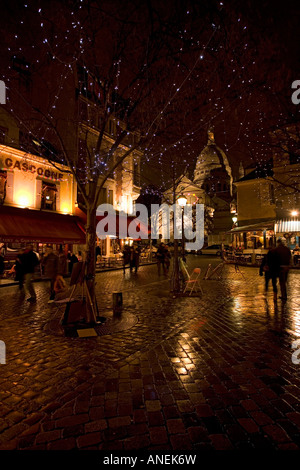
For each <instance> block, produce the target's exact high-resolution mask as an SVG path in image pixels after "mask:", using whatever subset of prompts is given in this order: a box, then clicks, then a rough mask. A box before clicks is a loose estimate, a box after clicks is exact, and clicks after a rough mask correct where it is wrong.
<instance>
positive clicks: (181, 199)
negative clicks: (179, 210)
mask: <svg viewBox="0 0 300 470" xmlns="http://www.w3.org/2000/svg"><path fill="white" fill-rule="evenodd" d="M177 202H178V204H179V205H180V206H181V207H184V206H185V205H186V203H187V198H186V197H185V196H184V195H183V194H181V195H180V196H179V198H178V199H177Z"/></svg>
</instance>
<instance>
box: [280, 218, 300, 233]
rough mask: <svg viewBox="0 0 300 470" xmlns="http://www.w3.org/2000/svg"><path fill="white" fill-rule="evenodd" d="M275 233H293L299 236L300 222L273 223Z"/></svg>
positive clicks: (288, 220)
mask: <svg viewBox="0 0 300 470" xmlns="http://www.w3.org/2000/svg"><path fill="white" fill-rule="evenodd" d="M275 233H276V234H279V233H282V234H284V233H293V234H299V235H300V220H298V219H286V220H277V221H276V223H275Z"/></svg>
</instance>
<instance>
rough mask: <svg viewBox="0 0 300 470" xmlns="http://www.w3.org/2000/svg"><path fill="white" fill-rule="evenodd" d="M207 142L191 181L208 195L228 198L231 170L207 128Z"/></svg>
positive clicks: (210, 130)
mask: <svg viewBox="0 0 300 470" xmlns="http://www.w3.org/2000/svg"><path fill="white" fill-rule="evenodd" d="M207 134H208V142H207V145H206V147H204V149H203V150H202V152H201V153H200V155H199V156H198V158H197V162H196V166H195V170H194V176H193V182H194V183H195V184H197V186H199V187H201V188H203V189H204V190H205V192H206V193H207V194H209V195H210V196H217V197H220V198H222V199H226V200H229V199H231V197H232V183H233V178H232V172H231V168H230V165H229V162H228V158H227V156H226V154H225V152H224V151H223V150H222V149H220V147H218V146H217V145H216V143H215V137H214V132H213V130H212V129H209V130H208V133H207Z"/></svg>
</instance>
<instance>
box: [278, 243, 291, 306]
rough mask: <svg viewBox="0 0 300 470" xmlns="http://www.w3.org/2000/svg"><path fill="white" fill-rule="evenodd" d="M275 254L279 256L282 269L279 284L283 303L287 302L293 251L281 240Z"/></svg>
mask: <svg viewBox="0 0 300 470" xmlns="http://www.w3.org/2000/svg"><path fill="white" fill-rule="evenodd" d="M275 252H276V253H277V254H278V257H279V261H278V262H279V263H280V269H279V284H280V291H281V299H282V300H283V301H286V300H287V289H286V283H287V280H288V274H289V270H290V264H291V258H292V253H291V250H290V249H289V248H288V247H287V246H286V245H285V244H284V241H283V240H282V239H281V238H279V240H278V241H277V247H276V248H275Z"/></svg>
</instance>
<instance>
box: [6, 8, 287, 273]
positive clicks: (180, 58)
mask: <svg viewBox="0 0 300 470" xmlns="http://www.w3.org/2000/svg"><path fill="white" fill-rule="evenodd" d="M224 3H225V2H224ZM267 10H268V9H267ZM256 13H257V11H256V10H255V9H253V6H252V3H251V2H249V1H246V2H243V5H240V3H239V2H235V1H232V2H229V3H228V4H226V3H225V5H223V2H220V1H215V2H211V1H204V2H201V3H200V2H196V1H192V0H190V1H188V0H186V1H184V2H178V3H176V4H175V5H174V2H172V1H164V2H160V3H157V2H156V1H154V0H148V1H146V0H144V1H139V2H138V1H135V0H129V1H128V2H123V1H121V0H113V1H109V0H104V1H100V0H94V1H93V0H86V1H76V2H60V1H53V2H47V1H41V2H39V5H38V6H37V5H36V4H35V3H32V2H30V4H27V3H26V2H24V3H22V2H19V3H18V4H17V3H16V4H15V3H13V4H11V5H10V6H9V8H7V9H6V10H5V11H3V12H2V22H1V33H2V38H3V41H4V43H5V44H4V47H3V48H2V52H1V63H2V66H3V69H4V70H6V74H5V76H4V77H3V78H4V80H5V83H6V85H7V87H8V98H9V99H8V104H7V109H9V111H10V112H11V113H12V114H13V116H14V117H15V118H16V119H17V120H18V122H19V125H20V127H21V128H22V130H23V132H24V134H25V133H27V134H30V135H31V137H32V138H35V140H36V141H38V142H39V144H40V146H39V149H40V150H39V152H40V153H41V154H42V155H44V156H46V157H47V158H48V159H49V160H50V161H51V162H52V163H53V164H54V165H59V162H64V163H67V164H68V166H69V167H70V171H72V173H73V175H74V177H75V178H76V181H77V184H78V189H79V192H80V194H81V197H82V200H83V203H84V205H85V207H86V211H87V227H86V229H87V246H88V253H89V260H88V274H89V275H90V276H91V277H93V275H94V266H95V263H94V249H93V247H94V244H95V236H96V235H95V232H96V231H95V224H96V217H95V214H96V207H97V204H98V200H99V194H100V192H101V189H102V188H103V186H104V184H105V182H106V180H107V178H108V177H109V175H111V174H112V172H114V171H115V172H118V169H119V168H120V166H121V165H122V164H123V162H125V161H126V159H127V158H129V157H133V158H139V157H140V155H141V153H142V154H143V155H144V161H145V163H146V164H154V162H156V165H157V167H159V166H161V168H162V169H163V167H164V165H163V163H164V162H170V165H171V167H174V168H175V166H177V162H178V160H180V161H181V164H182V165H183V167H186V166H187V165H189V164H191V162H193V161H194V160H195V157H196V155H197V152H198V151H199V148H201V147H202V142H203V138H204V139H205V137H206V131H207V127H208V124H209V123H214V124H215V128H217V127H219V129H221V132H220V135H223V140H224V148H225V149H226V150H227V153H229V154H230V152H233V155H235V156H239V155H241V154H242V153H243V151H244V148H246V149H247V148H248V144H249V142H250V141H251V137H252V135H253V134H254V133H256V134H259V135H263V133H264V131H265V126H264V124H265V120H266V119H265V115H266V109H270V100H269V98H270V95H271V94H272V85H273V84H274V83H275V82H276V80H277V78H278V73H277V75H276V74H275V75H274V79H273V81H272V83H271V82H270V77H272V72H273V70H276V64H275V65H274V64H272V60H271V57H272V55H271V56H270V51H274V50H275V49H276V44H277V43H278V41H277V43H276V42H274V44H272V41H271V40H270V39H269V38H268V37H267V36H264V34H265V33H264V31H265V30H268V28H269V27H270V23H269V20H268V15H269V11H263V13H262V15H261V16H259V17H257V15H256ZM265 19H266V21H265V22H264V20H265ZM255 25H258V26H255ZM249 26H250V28H249ZM254 26H255V28H254ZM279 39H280V38H279ZM269 66H270V67H269ZM284 73H285V69H284V68H283V72H282V74H283V75H284ZM277 89H278V84H277ZM74 90H76V92H77V95H75V96H74ZM75 98H76V99H75ZM80 103H81V104H82V103H85V104H86V106H82V107H80V106H79V105H80ZM266 103H269V106H268V107H267V108H266ZM280 112H281V110H280ZM84 114H86V116H85V117H84ZM277 117H278V116H277ZM277 117H276V116H275V115H274V117H273V118H272V119H273V121H275V120H276V118H277ZM112 122H113V124H114V129H115V131H114V132H115V133H114V135H110V132H109V127H110V124H111V123H112ZM257 127H259V129H257ZM78 142H81V144H82V145H81V148H80V150H79V148H78ZM50 143H51V144H52V145H50ZM220 143H221V145H222V146H223V143H222V142H220ZM12 145H13V143H12ZM258 147H259V146H258ZM23 148H24V149H25V150H26V151H28V150H30V149H29V148H28V144H27V145H24V147H23ZM56 149H57V150H56ZM35 151H37V149H35ZM257 155H261V154H260V153H259V151H257ZM249 158H250V157H249ZM260 158H263V157H260ZM239 160H240V159H237V161H238V163H239ZM233 163H234V162H233ZM163 179H164V175H163V174H162V180H163Z"/></svg>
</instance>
